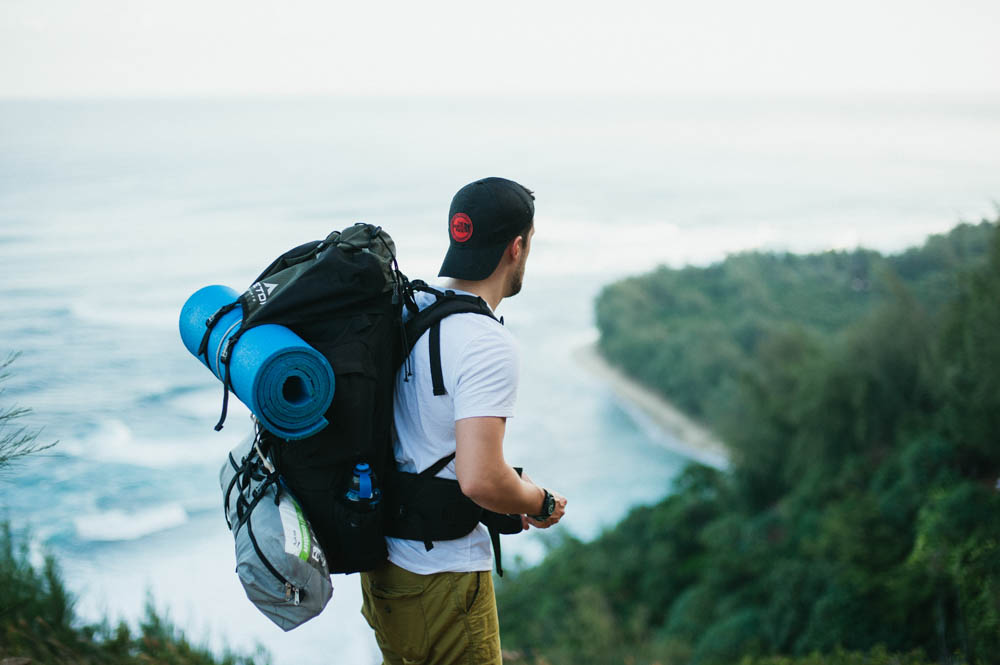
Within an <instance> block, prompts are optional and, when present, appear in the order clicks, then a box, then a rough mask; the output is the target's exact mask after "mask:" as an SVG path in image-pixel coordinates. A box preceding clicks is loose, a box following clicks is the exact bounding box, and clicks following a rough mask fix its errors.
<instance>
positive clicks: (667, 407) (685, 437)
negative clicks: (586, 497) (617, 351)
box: [573, 342, 729, 469]
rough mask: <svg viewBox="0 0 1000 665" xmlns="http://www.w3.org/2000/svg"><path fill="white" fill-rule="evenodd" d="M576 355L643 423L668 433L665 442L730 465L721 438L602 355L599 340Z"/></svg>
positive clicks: (702, 458)
mask: <svg viewBox="0 0 1000 665" xmlns="http://www.w3.org/2000/svg"><path fill="white" fill-rule="evenodd" d="M573 359H574V360H575V361H576V362H577V363H578V364H579V366H580V367H582V368H584V369H585V370H586V371H587V372H589V373H590V374H592V375H594V376H596V377H598V378H600V379H602V380H603V381H605V382H606V383H607V385H608V387H609V388H611V391H612V392H613V393H614V394H615V395H616V396H617V397H618V398H619V400H620V401H621V404H622V407H623V408H624V409H625V410H626V411H627V412H628V413H629V415H631V416H632V417H633V418H634V419H635V420H636V421H637V422H638V423H639V425H640V426H643V425H646V426H652V427H653V428H655V429H656V430H658V431H659V432H660V433H662V434H664V435H665V436H663V437H660V440H661V441H662V442H663V443H664V445H666V446H667V447H669V448H671V449H672V450H674V451H676V452H678V453H680V454H682V455H684V456H685V457H689V458H691V459H693V460H696V461H698V462H700V463H702V464H706V465H708V466H712V467H715V468H718V469H725V468H726V467H728V466H729V450H728V448H726V445H725V444H724V443H723V442H722V441H721V440H719V439H718V438H717V437H716V436H715V435H714V434H712V433H711V432H710V431H709V430H708V429H707V428H705V426H704V425H701V424H700V423H698V422H696V421H694V420H692V419H691V418H689V417H688V416H687V415H685V414H684V413H682V412H681V411H680V410H679V409H678V408H677V407H675V406H674V405H673V404H671V403H670V402H669V401H667V400H666V399H664V398H663V397H662V396H661V395H659V394H658V393H656V392H654V391H652V390H650V389H649V388H647V387H646V386H644V385H642V384H641V383H639V382H638V381H636V380H635V379H632V378H631V377H629V376H627V375H626V374H625V373H624V372H622V371H621V370H620V369H618V368H617V367H615V366H613V365H611V363H609V362H608V361H607V360H606V359H605V358H604V356H602V355H601V352H600V351H599V350H598V348H597V343H596V342H592V343H590V344H587V345H585V346H582V347H580V348H578V349H576V350H575V351H574V352H573Z"/></svg>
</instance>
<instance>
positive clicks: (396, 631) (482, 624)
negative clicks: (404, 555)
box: [361, 562, 502, 665]
mask: <svg viewBox="0 0 1000 665" xmlns="http://www.w3.org/2000/svg"><path fill="white" fill-rule="evenodd" d="M361 591H362V593H363V595H364V605H363V606H362V608H361V613H362V614H363V615H364V617H365V619H367V620H368V625H370V626H371V627H372V629H374V631H375V638H376V639H377V640H378V645H379V648H380V649H381V650H382V657H383V662H384V664H385V665H404V664H405V665H459V664H461V665H501V663H502V660H501V657H500V624H499V622H498V621H497V603H496V597H495V596H494V595H493V577H492V575H491V574H490V572H489V571H484V572H478V573H436V574H433V575H417V574H416V573H411V572H409V571H408V570H404V569H402V568H400V567H399V566H396V565H394V564H392V563H388V562H386V563H385V564H383V565H382V566H381V567H379V568H378V569H376V570H373V571H371V572H370V573H362V574H361Z"/></svg>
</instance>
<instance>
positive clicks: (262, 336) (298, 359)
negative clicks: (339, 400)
mask: <svg viewBox="0 0 1000 665" xmlns="http://www.w3.org/2000/svg"><path fill="white" fill-rule="evenodd" d="M238 296H239V294H238V293H237V292H236V291H234V290H233V289H231V288H229V287H228V286H218V285H216V286H206V287H203V288H201V289H199V290H197V291H195V293H194V294H193V295H192V296H191V297H190V298H188V299H187V302H185V303H184V306H183V307H182V308H181V316H180V332H181V339H182V340H183V341H184V346H185V347H187V350H188V351H190V352H191V355H193V356H195V357H196V358H198V360H200V361H201V363H202V364H203V365H205V366H206V367H208V368H209V369H210V370H212V373H213V374H215V377H216V378H217V379H219V380H220V381H222V380H223V377H224V376H225V371H226V368H225V365H224V364H223V363H221V362H220V360H219V358H220V356H221V355H222V351H223V350H224V349H225V347H226V341H227V340H228V339H229V337H230V336H231V335H232V334H233V333H234V332H236V330H237V329H239V327H240V323H241V322H242V320H243V312H242V310H241V309H240V307H239V306H237V307H236V308H235V309H233V310H232V311H231V312H229V313H228V314H226V315H224V316H222V317H221V318H220V319H219V320H218V321H217V322H216V324H215V326H214V328H213V329H212V334H211V335H210V336H209V338H208V352H207V353H206V354H205V355H202V356H199V355H198V347H199V346H200V345H201V339H202V336H204V334H205V321H206V320H207V319H208V318H209V317H210V316H212V315H213V314H215V313H216V312H217V311H218V310H219V308H221V307H222V306H223V305H226V304H228V303H231V302H233V301H234V300H236V299H237V297H238ZM205 356H208V358H207V359H206V357H205ZM229 370H230V380H231V385H232V389H233V393H234V394H235V395H236V397H237V398H239V400H240V401H241V402H243V403H244V404H245V405H246V406H247V408H248V409H250V411H251V413H253V414H254V415H255V416H256V417H257V420H259V421H260V422H261V424H262V425H263V426H264V427H266V428H267V429H268V430H270V431H271V432H273V433H275V434H277V435H278V436H280V437H282V438H284V439H304V438H306V437H308V436H312V435H313V434H316V433H317V432H319V431H320V430H322V429H323V428H324V427H326V426H327V420H326V418H324V417H323V414H324V413H326V410H327V409H328V408H329V407H330V402H332V401H333V391H334V377H333V368H332V367H330V363H329V362H328V361H327V359H326V358H325V357H324V356H323V354H321V353H320V352H319V351H317V350H316V349H314V348H312V347H311V346H309V345H308V344H306V343H305V342H304V341H303V340H302V338H301V337H299V336H298V335H296V334H295V333H294V332H292V331H291V330H289V329H288V328H286V327H284V326H279V325H275V324H270V323H269V324H264V325H260V326H255V327H253V328H250V329H249V330H247V331H245V332H244V333H243V334H242V336H241V337H240V338H239V340H238V341H237V342H236V345H235V346H234V347H233V350H232V354H231V358H230V360H229Z"/></svg>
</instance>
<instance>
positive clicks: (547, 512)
mask: <svg viewBox="0 0 1000 665" xmlns="http://www.w3.org/2000/svg"><path fill="white" fill-rule="evenodd" d="M542 491H543V492H545V497H544V498H543V499H542V512H540V513H538V514H537V515H528V517H530V518H531V519H533V520H535V521H537V522H544V521H545V520H547V519H549V518H550V517H552V513H553V512H555V509H556V498H555V497H554V496H552V494H551V493H549V491H548V490H547V489H544V488H542Z"/></svg>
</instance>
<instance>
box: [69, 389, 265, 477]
mask: <svg viewBox="0 0 1000 665" xmlns="http://www.w3.org/2000/svg"><path fill="white" fill-rule="evenodd" d="M236 404H238V402H237V401H236V400H233V399H231V400H230V402H229V406H230V410H229V417H228V419H227V423H229V424H230V425H231V427H227V428H226V429H225V430H224V431H223V432H222V433H219V434H215V433H213V432H211V431H207V430H209V429H210V428H211V423H208V422H207V421H206V435H205V436H204V437H195V438H192V439H183V440H182V439H178V438H164V439H155V440H146V439H144V440H136V438H135V436H134V434H133V432H132V430H131V429H130V428H129V427H128V425H126V424H125V423H124V422H122V421H121V420H118V419H114V418H112V419H107V420H104V421H102V422H100V423H99V424H98V426H97V428H96V429H95V430H94V431H93V432H92V433H90V434H89V435H87V436H84V437H81V438H77V439H71V440H67V441H64V442H63V443H61V444H60V451H61V452H65V453H68V454H70V455H74V456H76V457H86V458H89V459H91V460H95V461H98V462H106V463H113V464H132V465H135V466H142V467H148V468H153V469H163V468H171V467H176V466H184V465H191V464H204V463H209V462H210V463H212V464H215V463H216V462H217V461H219V460H222V459H223V458H224V456H225V453H226V451H228V450H229V449H231V448H232V447H234V446H235V445H236V444H237V443H238V442H239V440H240V438H242V437H243V436H245V435H246V432H247V431H248V427H249V426H246V427H243V426H237V423H241V424H242V423H246V422H248V420H247V419H246V418H245V413H246V407H243V406H242V405H240V406H239V407H237V408H234V406H236ZM213 434H215V435H214V436H213Z"/></svg>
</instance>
